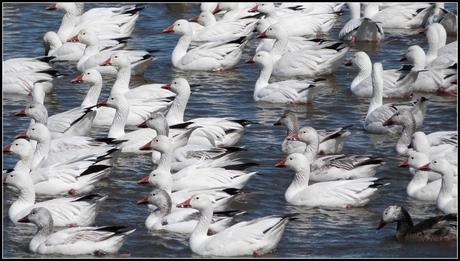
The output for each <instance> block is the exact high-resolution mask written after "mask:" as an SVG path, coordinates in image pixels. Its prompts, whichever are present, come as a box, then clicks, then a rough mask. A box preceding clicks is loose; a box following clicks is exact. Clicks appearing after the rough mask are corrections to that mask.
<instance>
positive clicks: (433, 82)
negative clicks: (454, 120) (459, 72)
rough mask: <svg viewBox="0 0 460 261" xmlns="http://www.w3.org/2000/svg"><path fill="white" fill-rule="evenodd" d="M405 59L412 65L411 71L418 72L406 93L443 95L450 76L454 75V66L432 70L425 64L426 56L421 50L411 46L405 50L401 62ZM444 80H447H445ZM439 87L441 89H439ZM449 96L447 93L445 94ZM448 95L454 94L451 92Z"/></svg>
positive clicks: (418, 47)
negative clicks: (416, 92) (435, 93)
mask: <svg viewBox="0 0 460 261" xmlns="http://www.w3.org/2000/svg"><path fill="white" fill-rule="evenodd" d="M405 59H407V60H408V61H409V62H411V63H412V64H413V68H412V69H411V70H415V71H420V73H419V74H418V76H417V79H416V80H415V81H414V83H413V84H412V86H410V89H408V91H418V92H438V93H443V90H444V89H445V88H446V87H447V88H448V87H449V86H450V85H452V84H451V83H450V82H451V80H452V79H453V77H452V76H454V75H455V73H456V68H455V69H454V68H453V67H454V66H451V67H445V68H441V67H438V68H432V67H431V65H428V66H427V64H426V55H425V52H424V51H423V49H422V48H421V47H420V46H418V45H413V46H411V47H409V48H408V49H407V52H406V53H405V54H404V55H403V57H402V58H401V60H405ZM446 78H449V79H447V80H446ZM440 86H441V87H440ZM447 94H449V92H447ZM450 94H454V92H451V93H450Z"/></svg>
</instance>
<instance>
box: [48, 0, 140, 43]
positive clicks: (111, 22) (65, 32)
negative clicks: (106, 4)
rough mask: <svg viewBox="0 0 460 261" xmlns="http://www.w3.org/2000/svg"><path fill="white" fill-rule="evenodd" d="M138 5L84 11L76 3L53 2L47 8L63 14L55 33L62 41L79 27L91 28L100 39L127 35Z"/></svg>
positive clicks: (76, 31)
mask: <svg viewBox="0 0 460 261" xmlns="http://www.w3.org/2000/svg"><path fill="white" fill-rule="evenodd" d="M142 9H143V7H142V6H140V5H125V6H122V7H115V8H93V9H91V10H89V11H87V12H85V13H83V14H82V13H81V11H82V9H81V8H78V5H76V3H55V4H52V5H50V6H49V7H48V8H47V10H62V11H64V12H65V15H64V16H63V18H62V22H61V25H60V27H59V30H58V31H57V34H58V36H59V38H60V39H61V41H62V42H63V43H64V42H65V41H66V40H67V39H68V38H69V37H71V36H73V35H75V34H77V33H78V32H79V31H80V30H81V29H84V28H92V29H94V30H95V32H96V33H97V34H98V36H99V37H100V39H104V40H105V39H113V38H120V37H128V36H130V35H131V33H132V32H133V30H134V26H135V23H136V20H137V18H138V17H139V12H138V11H139V10H142Z"/></svg>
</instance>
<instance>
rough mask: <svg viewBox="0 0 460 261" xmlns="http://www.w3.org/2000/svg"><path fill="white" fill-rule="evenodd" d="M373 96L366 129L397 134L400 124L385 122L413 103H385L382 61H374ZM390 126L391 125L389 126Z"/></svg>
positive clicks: (366, 120) (365, 124)
mask: <svg viewBox="0 0 460 261" xmlns="http://www.w3.org/2000/svg"><path fill="white" fill-rule="evenodd" d="M372 90H373V93H372V98H371V102H370V104H369V109H368V110H367V115H366V118H365V119H364V129H365V130H366V131H367V132H370V133H376V134H386V133H387V134H395V133H399V132H401V127H400V126H394V125H392V126H389V125H388V124H387V125H384V123H385V122H386V121H387V120H388V119H390V118H391V117H392V116H393V115H394V114H395V113H397V112H398V111H400V110H403V109H411V108H413V106H414V104H413V103H402V104H395V103H387V104H383V67H382V64H381V63H374V66H373V70H372ZM388 126H389V127H388Z"/></svg>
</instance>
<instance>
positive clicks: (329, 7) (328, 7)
mask: <svg viewBox="0 0 460 261" xmlns="http://www.w3.org/2000/svg"><path fill="white" fill-rule="evenodd" d="M344 5H345V3H299V2H297V3H281V5H279V6H278V7H279V8H283V9H290V10H294V11H297V12H302V13H312V14H318V13H319V14H321V13H333V12H340V10H342V8H343V6H344Z"/></svg>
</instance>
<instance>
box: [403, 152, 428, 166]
mask: <svg viewBox="0 0 460 261" xmlns="http://www.w3.org/2000/svg"><path fill="white" fill-rule="evenodd" d="M408 154H409V157H408V158H407V160H404V161H403V162H401V164H399V167H410V168H411V169H413V170H417V169H419V168H421V167H423V166H425V165H427V164H429V163H430V159H429V158H428V156H426V155H425V154H424V153H420V152H416V151H412V150H411V151H409V152H408Z"/></svg>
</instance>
